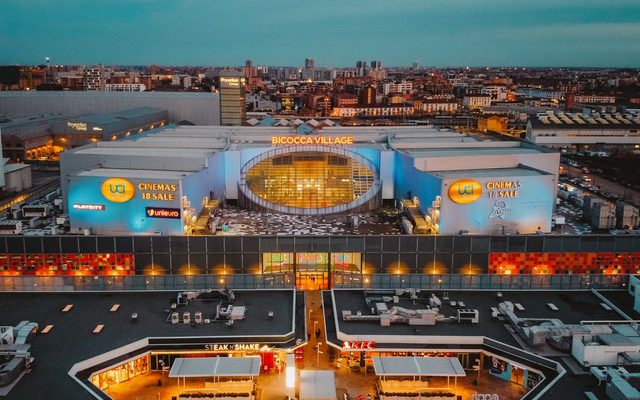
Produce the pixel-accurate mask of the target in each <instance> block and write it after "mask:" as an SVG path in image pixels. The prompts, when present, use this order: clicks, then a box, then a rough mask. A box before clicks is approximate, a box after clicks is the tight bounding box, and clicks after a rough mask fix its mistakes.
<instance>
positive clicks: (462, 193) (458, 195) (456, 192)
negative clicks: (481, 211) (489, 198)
mask: <svg viewBox="0 0 640 400" xmlns="http://www.w3.org/2000/svg"><path fill="white" fill-rule="evenodd" d="M481 194H482V185H481V184H480V183H478V182H476V181H474V180H472V179H461V180H459V181H455V182H453V183H452V184H451V187H449V198H450V199H451V200H452V201H454V202H456V203H458V204H469V203H473V202H474V201H476V200H478V199H479V198H480V195H481Z"/></svg>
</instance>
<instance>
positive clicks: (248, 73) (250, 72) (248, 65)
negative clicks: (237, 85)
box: [242, 60, 257, 79]
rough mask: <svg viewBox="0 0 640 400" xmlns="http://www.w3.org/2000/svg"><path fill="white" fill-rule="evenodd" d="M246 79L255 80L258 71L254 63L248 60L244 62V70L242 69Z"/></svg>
mask: <svg viewBox="0 0 640 400" xmlns="http://www.w3.org/2000/svg"><path fill="white" fill-rule="evenodd" d="M242 72H243V73H244V76H245V78H247V79H249V78H253V77H255V76H257V70H256V68H254V67H253V61H251V60H247V61H245V62H244V68H243V69H242Z"/></svg>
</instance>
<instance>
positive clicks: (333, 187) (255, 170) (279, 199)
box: [246, 152, 375, 208]
mask: <svg viewBox="0 0 640 400" xmlns="http://www.w3.org/2000/svg"><path fill="white" fill-rule="evenodd" d="M374 181H375V176H374V173H373V172H372V171H371V170H370V169H369V168H367V167H366V166H365V165H363V164H361V163H360V162H359V161H356V160H354V159H351V158H349V157H345V156H342V155H337V154H331V153H325V152H293V153H289V154H286V155H278V156H273V157H270V158H267V159H265V160H263V161H260V162H259V163H257V164H256V165H255V166H253V167H252V168H251V169H250V170H249V171H248V172H247V175H246V182H247V185H248V186H249V188H250V189H251V191H252V192H253V193H255V194H256V195H257V196H259V197H261V198H263V199H265V200H267V201H269V202H271V203H274V204H279V205H283V206H287V207H296V208H324V207H332V206H336V205H340V204H347V203H350V202H352V201H354V200H355V199H357V198H359V197H361V196H363V195H364V194H365V193H367V192H368V191H369V190H370V189H371V188H372V187H373V185H374Z"/></svg>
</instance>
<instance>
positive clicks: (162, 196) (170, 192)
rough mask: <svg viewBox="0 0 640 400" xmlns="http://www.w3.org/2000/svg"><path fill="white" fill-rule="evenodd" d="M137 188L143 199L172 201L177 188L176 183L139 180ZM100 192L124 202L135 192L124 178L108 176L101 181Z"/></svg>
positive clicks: (107, 197) (117, 201) (110, 199)
mask: <svg viewBox="0 0 640 400" xmlns="http://www.w3.org/2000/svg"><path fill="white" fill-rule="evenodd" d="M138 190H139V191H140V197H142V199H143V200H161V201H173V200H175V198H176V196H175V192H176V191H177V190H178V185H176V184H174V183H146V182H140V183H138ZM100 192H101V193H102V195H103V196H104V198H105V199H107V200H109V201H112V202H114V203H126V202H127V201H129V200H131V199H132V198H133V196H134V195H135V194H136V188H135V187H134V186H133V184H132V183H131V182H129V181H128V180H126V179H124V178H109V179H107V180H106V181H104V182H103V183H102V186H101V187H100ZM154 216H155V215H154Z"/></svg>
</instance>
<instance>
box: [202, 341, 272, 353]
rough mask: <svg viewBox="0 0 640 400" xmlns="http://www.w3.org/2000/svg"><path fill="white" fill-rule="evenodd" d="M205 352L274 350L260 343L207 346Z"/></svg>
mask: <svg viewBox="0 0 640 400" xmlns="http://www.w3.org/2000/svg"><path fill="white" fill-rule="evenodd" d="M204 349H205V350H212V351H271V350H272V349H273V348H272V347H269V346H267V345H266V344H264V345H263V344H260V343H222V344H205V345H204Z"/></svg>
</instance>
